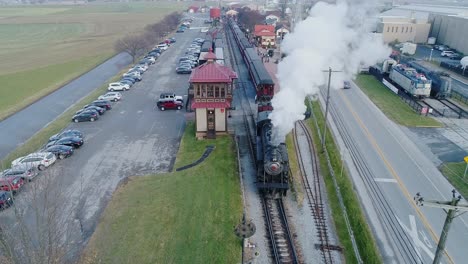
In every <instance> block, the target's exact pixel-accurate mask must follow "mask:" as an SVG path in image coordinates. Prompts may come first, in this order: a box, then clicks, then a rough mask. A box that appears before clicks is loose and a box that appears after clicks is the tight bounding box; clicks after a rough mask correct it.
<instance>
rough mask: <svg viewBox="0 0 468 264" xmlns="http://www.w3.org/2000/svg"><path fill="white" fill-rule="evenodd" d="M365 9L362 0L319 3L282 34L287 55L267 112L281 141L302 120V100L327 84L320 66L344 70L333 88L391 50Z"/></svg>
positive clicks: (336, 74) (326, 77) (337, 75)
mask: <svg viewBox="0 0 468 264" xmlns="http://www.w3.org/2000/svg"><path fill="white" fill-rule="evenodd" d="M356 2H360V1H356ZM369 13H371V11H370V9H369V8H368V7H365V6H364V5H362V4H357V3H353V4H352V5H350V4H348V3H347V2H345V1H340V2H338V3H337V4H327V3H324V2H318V3H317V4H315V5H314V7H313V8H312V9H311V10H310V13H309V17H308V18H307V19H305V20H304V21H302V22H300V23H298V24H297V25H296V27H295V28H294V31H293V33H290V34H288V35H286V36H285V38H284V40H283V42H282V44H281V50H282V52H284V53H285V54H286V55H287V56H286V57H285V58H284V59H283V60H282V61H281V62H280V63H279V64H278V73H277V77H278V80H279V85H280V91H279V92H278V93H277V94H276V95H275V97H274V98H273V100H272V105H273V108H274V110H273V112H272V113H271V115H270V118H271V120H272V123H273V126H274V129H275V130H274V140H275V141H276V142H278V143H279V142H283V140H284V138H285V136H286V135H287V134H288V133H289V132H290V131H291V130H292V129H293V128H294V123H295V122H296V121H297V120H302V119H304V113H305V111H306V106H305V105H304V103H303V102H304V99H305V97H306V96H307V95H315V94H317V93H318V91H319V87H321V86H324V85H326V84H327V82H328V73H327V72H324V71H327V70H328V69H329V67H331V68H332V70H335V71H342V72H340V73H334V74H333V76H332V82H331V87H332V88H334V89H337V88H342V87H343V81H344V80H350V79H352V78H353V77H354V76H355V75H356V74H357V73H358V71H359V69H360V67H361V65H365V66H371V65H374V64H375V63H377V62H379V61H382V60H384V59H385V58H387V57H388V56H389V55H390V53H391V50H390V48H389V47H387V46H386V45H384V44H383V41H382V39H381V37H380V36H374V35H373V34H370V33H369V32H368V30H367V29H366V23H365V22H366V19H367V18H369Z"/></svg>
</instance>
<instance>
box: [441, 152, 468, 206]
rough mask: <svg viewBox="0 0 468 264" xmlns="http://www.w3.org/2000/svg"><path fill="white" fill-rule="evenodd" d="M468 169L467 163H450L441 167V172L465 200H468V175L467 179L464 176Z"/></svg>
mask: <svg viewBox="0 0 468 264" xmlns="http://www.w3.org/2000/svg"><path fill="white" fill-rule="evenodd" d="M465 169H466V163H465V162H464V161H463V162H449V163H445V164H443V165H442V166H441V168H440V170H441V171H442V173H443V174H444V175H445V177H446V178H447V179H448V180H449V182H450V183H451V184H452V185H453V186H454V187H455V189H456V190H457V191H458V192H459V193H460V194H461V195H462V196H463V197H464V198H465V199H468V173H467V175H466V176H465V177H463V174H464V172H465Z"/></svg>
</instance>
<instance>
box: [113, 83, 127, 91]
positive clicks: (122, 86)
mask: <svg viewBox="0 0 468 264" xmlns="http://www.w3.org/2000/svg"><path fill="white" fill-rule="evenodd" d="M128 89H130V86H129V85H128V84H123V83H121V82H115V83H109V87H107V90H109V91H127V90H128Z"/></svg>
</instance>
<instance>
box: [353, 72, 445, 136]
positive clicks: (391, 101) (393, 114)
mask: <svg viewBox="0 0 468 264" xmlns="http://www.w3.org/2000/svg"><path fill="white" fill-rule="evenodd" d="M355 82H356V84H357V85H358V86H359V87H360V88H361V90H362V91H363V92H364V93H365V94H367V96H368V97H369V99H371V100H372V102H374V104H375V105H377V107H378V108H380V110H382V112H383V113H384V114H385V115H386V116H387V117H388V118H390V119H391V120H393V121H395V122H396V123H398V124H400V125H403V126H410V127H442V124H441V123H440V122H439V121H437V120H435V119H434V118H432V117H428V116H423V115H420V114H418V113H416V112H415V111H414V110H413V109H412V108H411V107H410V106H409V105H407V104H406V103H405V102H403V101H402V100H401V99H400V97H398V95H396V94H394V93H393V92H392V91H390V89H388V88H387V87H385V85H383V84H382V83H381V82H379V80H377V79H376V78H375V77H374V76H372V75H365V74H361V75H358V77H357V78H356V81H355Z"/></svg>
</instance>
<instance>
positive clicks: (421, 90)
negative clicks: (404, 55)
mask: <svg viewBox="0 0 468 264" xmlns="http://www.w3.org/2000/svg"><path fill="white" fill-rule="evenodd" d="M389 78H390V80H391V81H392V82H393V83H394V84H397V85H398V86H399V87H400V88H402V89H403V90H404V91H405V92H406V93H407V94H409V95H411V96H413V97H415V98H420V99H421V98H426V97H429V95H430V93H431V80H429V79H428V78H427V77H426V76H425V75H424V74H422V73H419V72H417V71H416V69H414V68H411V67H409V66H407V65H404V64H398V65H396V66H393V67H392V69H391V71H390V75H389Z"/></svg>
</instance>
